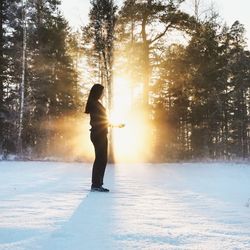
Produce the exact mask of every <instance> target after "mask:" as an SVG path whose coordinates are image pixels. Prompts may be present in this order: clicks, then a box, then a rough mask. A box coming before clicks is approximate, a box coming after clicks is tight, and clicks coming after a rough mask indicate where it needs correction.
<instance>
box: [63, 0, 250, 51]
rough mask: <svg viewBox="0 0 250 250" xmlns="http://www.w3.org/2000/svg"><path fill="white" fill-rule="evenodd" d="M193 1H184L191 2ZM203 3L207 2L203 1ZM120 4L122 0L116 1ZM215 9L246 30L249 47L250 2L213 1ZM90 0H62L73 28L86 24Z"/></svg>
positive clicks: (228, 21) (230, 23)
mask: <svg viewBox="0 0 250 250" xmlns="http://www.w3.org/2000/svg"><path fill="white" fill-rule="evenodd" d="M192 1H193V0H186V2H192ZM203 1H204V2H208V1H205V0H203ZM116 2H117V3H122V2H123V1H122V0H116ZM213 3H214V6H215V9H216V10H217V11H218V12H219V14H220V16H221V17H222V18H223V20H224V21H225V22H226V23H227V24H228V25H232V24H233V22H234V21H235V20H239V21H240V22H241V23H242V24H244V25H245V28H246V37H247V39H248V47H250V15H249V10H250V1H249V0H237V1H235V0H214V1H213ZM89 8H90V0H62V11H63V13H64V15H65V17H66V19H67V20H68V21H69V23H70V25H71V26H73V27H74V28H79V27H80V26H81V25H84V24H86V23H87V22H88V13H89Z"/></svg>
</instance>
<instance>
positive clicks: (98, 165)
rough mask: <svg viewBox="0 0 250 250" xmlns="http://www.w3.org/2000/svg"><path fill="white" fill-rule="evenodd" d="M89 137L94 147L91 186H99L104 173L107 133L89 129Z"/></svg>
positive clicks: (106, 155) (106, 157) (106, 156)
mask: <svg viewBox="0 0 250 250" xmlns="http://www.w3.org/2000/svg"><path fill="white" fill-rule="evenodd" d="M90 139H91V141H92V143H93V145H94V148H95V161H94V164H93V170H92V187H100V186H102V185H103V178H104V173H105V169H106V165H107V161H108V139H107V134H106V133H98V132H93V131H91V134H90Z"/></svg>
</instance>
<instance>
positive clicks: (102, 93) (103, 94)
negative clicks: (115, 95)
mask: <svg viewBox="0 0 250 250" xmlns="http://www.w3.org/2000/svg"><path fill="white" fill-rule="evenodd" d="M103 96H104V91H102V94H101V96H100V98H99V99H100V100H102V98H103Z"/></svg>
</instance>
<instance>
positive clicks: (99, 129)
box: [85, 84, 109, 192]
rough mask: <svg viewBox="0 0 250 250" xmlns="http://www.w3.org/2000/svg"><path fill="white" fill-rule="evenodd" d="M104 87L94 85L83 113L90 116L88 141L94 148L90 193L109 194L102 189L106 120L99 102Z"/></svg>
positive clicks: (106, 152)
mask: <svg viewBox="0 0 250 250" xmlns="http://www.w3.org/2000/svg"><path fill="white" fill-rule="evenodd" d="M103 93H104V87H103V86H102V85H100V84H95V85H94V86H93V87H92V88H91V90H90V93H89V97H88V101H87V105H86V109H85V113H87V114H90V125H91V129H90V131H91V132H90V139H91V141H92V143H93V145H94V148H95V161H94V164H93V169H92V185H91V191H97V192H109V190H108V189H107V188H104V187H103V186H102V185H103V178H104V173H105V169H106V165H107V160H108V139H107V134H108V126H109V123H108V118H107V114H106V109H105V108H104V107H103V105H102V104H101V102H100V99H101V98H102V96H103Z"/></svg>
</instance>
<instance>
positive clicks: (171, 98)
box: [0, 0, 250, 162]
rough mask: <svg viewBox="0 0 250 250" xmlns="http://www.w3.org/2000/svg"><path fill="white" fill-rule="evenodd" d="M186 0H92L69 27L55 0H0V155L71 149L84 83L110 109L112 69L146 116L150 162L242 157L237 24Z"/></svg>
mask: <svg viewBox="0 0 250 250" xmlns="http://www.w3.org/2000/svg"><path fill="white" fill-rule="evenodd" d="M187 1H188V0H186V1H183V0H175V1H170V0H157V1H156V0H125V1H123V3H122V5H121V6H119V7H118V6H117V5H116V3H115V2H114V1H113V0H92V1H91V10H90V13H89V23H88V24H87V25H85V26H84V27H81V30H80V31H78V32H73V31H72V30H71V28H70V27H69V25H68V23H67V21H66V20H65V18H64V17H63V15H62V13H61V12H60V1H59V0H26V1H18V0H11V1H10V0H2V1H1V5H0V72H1V74H0V151H1V153H0V154H6V153H11V154H15V155H19V156H20V157H29V158H44V157H46V156H59V157H64V156H65V155H67V154H71V152H72V147H75V146H76V145H73V144H72V138H75V137H77V136H79V133H86V134H88V133H89V131H88V130H86V131H83V130H79V129H76V128H78V127H79V123H81V122H84V119H82V118H83V117H84V114H83V113H84V104H85V102H86V93H87V92H88V89H89V87H90V86H91V85H92V84H94V83H101V84H103V85H105V87H106V90H107V93H106V103H107V106H108V108H109V109H111V108H112V99H113V92H112V88H113V84H115V83H114V82H113V79H114V74H116V75H121V76H126V77H127V79H129V84H128V88H129V89H130V90H131V93H132V94H131V97H132V101H131V102H132V105H131V106H132V107H133V108H132V109H131V112H133V111H135V110H136V109H138V110H140V111H141V113H143V114H144V116H145V117H146V120H147V121H148V124H150V131H149V133H150V134H151V138H152V140H151V142H152V145H151V146H152V156H151V159H150V160H151V161H160V162H163V161H170V160H171V161H172V160H188V159H202V158H211V159H227V160H230V159H236V158H245V159H247V158H249V155H250V52H249V50H248V48H247V43H246V38H245V29H244V25H243V24H241V23H240V22H239V21H235V22H234V23H233V25H232V26H231V27H228V26H227V25H226V24H222V23H221V21H220V18H219V16H218V14H217V13H216V12H215V11H214V10H213V9H212V8H211V9H210V10H208V11H207V12H206V13H205V14H204V13H203V15H201V14H200V11H199V10H200V6H199V4H198V2H199V3H200V2H201V1H191V2H195V5H194V10H195V11H193V12H194V13H192V11H190V10H186V9H185V8H183V7H182V6H183V4H184V3H185V2H187ZM135 92H136V93H137V94H134V95H133V93H135ZM82 154H83V155H84V152H82Z"/></svg>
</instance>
